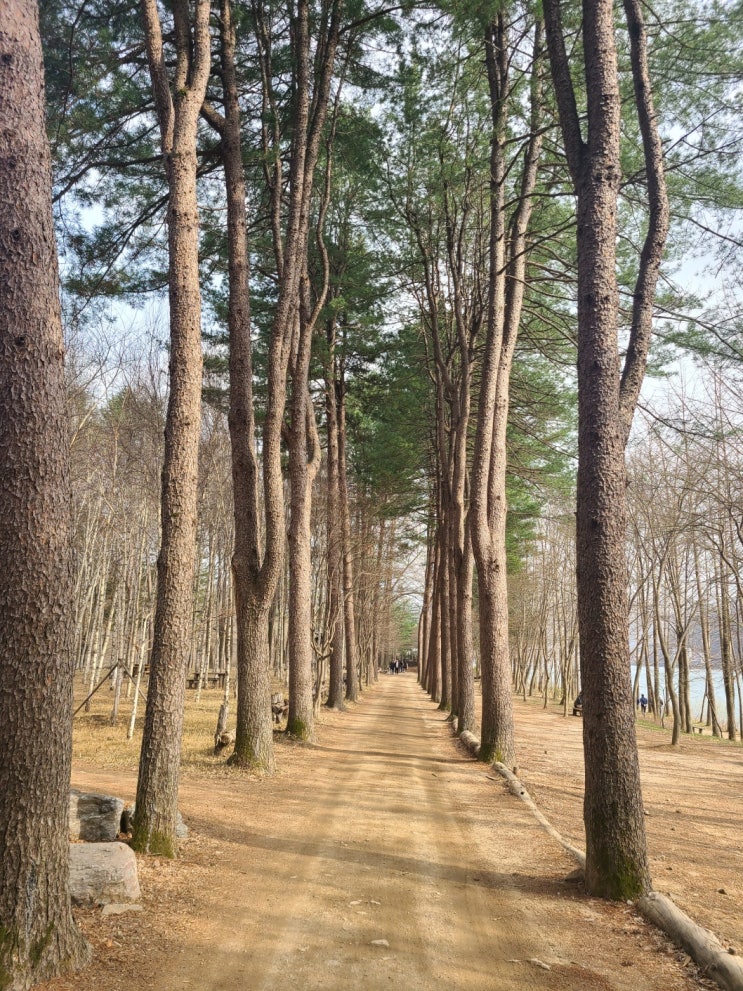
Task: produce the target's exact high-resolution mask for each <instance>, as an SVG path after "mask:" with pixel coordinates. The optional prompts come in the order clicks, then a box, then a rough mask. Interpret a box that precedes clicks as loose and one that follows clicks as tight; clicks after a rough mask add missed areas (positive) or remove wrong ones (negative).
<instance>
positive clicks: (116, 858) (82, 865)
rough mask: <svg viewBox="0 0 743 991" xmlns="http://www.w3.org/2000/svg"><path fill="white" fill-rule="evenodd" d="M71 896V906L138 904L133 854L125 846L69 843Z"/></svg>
mask: <svg viewBox="0 0 743 991" xmlns="http://www.w3.org/2000/svg"><path fill="white" fill-rule="evenodd" d="M70 896H71V898H72V902H73V904H74V905H101V904H102V905H107V904H111V903H116V904H120V903H122V902H135V901H137V900H138V899H139V897H140V890H139V878H138V876H137V858H136V857H135V856H134V851H133V850H132V849H131V848H130V847H128V846H127V845H126V843H71V844H70Z"/></svg>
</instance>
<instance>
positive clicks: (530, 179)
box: [470, 12, 542, 764]
mask: <svg viewBox="0 0 743 991" xmlns="http://www.w3.org/2000/svg"><path fill="white" fill-rule="evenodd" d="M541 46H542V41H541V25H540V24H539V23H537V26H536V28H535V34H534V58H533V67H532V83H531V135H530V138H529V141H528V143H527V147H526V152H525V156H524V163H523V167H522V173H521V187H520V191H519V197H518V200H517V203H516V206H515V209H514V213H513V216H512V218H511V221H510V224H509V229H508V244H506V234H507V231H506V216H505V182H506V158H505V146H506V137H507V134H506V116H507V108H508V101H509V99H510V93H511V90H510V84H509V64H510V59H511V55H510V52H509V49H508V37H507V26H506V20H505V12H501V13H500V14H499V15H498V17H497V19H496V20H495V21H493V22H492V23H491V24H490V25H489V26H488V28H487V31H486V35H485V54H486V62H487V70H488V83H489V88H490V104H491V116H492V144H491V155H490V244H489V261H488V268H489V275H490V286H489V292H488V315H487V334H486V342H485V357H484V360H483V370H482V382H481V386H480V400H479V406H478V413H477V431H476V435H475V448H474V453H473V465H472V495H471V500H470V522H471V528H472V529H471V532H472V546H473V551H474V556H475V561H476V563H477V575H478V591H479V601H480V656H481V664H482V724H481V747H480V760H482V761H488V762H490V761H493V760H499V761H503V762H504V763H506V764H512V763H513V760H514V756H515V745H514V733H513V703H512V700H511V663H510V659H509V647H508V582H507V562H506V512H507V506H506V469H507V451H506V443H507V427H508V412H509V402H510V381H511V369H512V366H513V356H514V351H515V348H516V339H517V335H518V329H519V324H520V321H521V309H522V305H523V297H524V276H525V271H526V256H527V232H528V228H529V222H530V218H531V212H532V196H533V192H534V188H535V184H536V175H537V162H538V160H539V154H540V150H541V132H540V130H539V126H538V116H539V112H540V105H541V87H540V84H539V59H540V51H541Z"/></svg>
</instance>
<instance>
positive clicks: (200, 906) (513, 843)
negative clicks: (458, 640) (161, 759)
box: [46, 673, 703, 991]
mask: <svg viewBox="0 0 743 991" xmlns="http://www.w3.org/2000/svg"><path fill="white" fill-rule="evenodd" d="M319 729H320V732H319V742H318V744H317V745H316V746H299V745H290V744H287V745H285V746H281V747H280V750H281V760H280V761H279V766H280V769H279V772H278V774H277V775H276V776H275V777H273V778H263V779H261V778H256V777H254V776H247V775H244V776H235V774H234V772H231V773H230V772H225V773H227V774H228V775H229V776H228V777H218V778H210V779H208V780H207V779H205V778H204V777H203V776H200V775H199V776H198V777H197V776H189V777H186V778H185V779H184V780H183V782H182V787H181V808H182V811H183V814H184V816H185V818H186V820H187V821H188V823H189V824H190V826H191V830H192V832H191V836H190V838H189V839H188V840H187V841H186V842H185V843H184V844H183V850H182V857H181V858H180V859H179V861H178V863H177V865H176V864H174V863H173V862H172V861H166V860H157V859H152V858H140V871H141V875H142V884H143V889H144V893H145V897H144V909H145V911H144V913H143V914H141V915H138V916H124V917H121V919H116V920H115V928H114V930H113V931H111V930H109V931H106V928H105V927H106V926H107V925H110V924H111V923H110V920H107V919H101V918H100V915H99V914H98V913H96V914H95V915H94V916H93V917H91V926H90V928H91V929H94V932H95V935H96V938H99V939H103V940H104V945H105V946H106V947H107V949H106V952H105V954H100V953H99V954H98V955H97V956H98V962H97V963H96V964H94V965H93V966H94V968H97V972H96V971H94V970H93V969H88V970H86V971H84V972H83V973H82V974H80V975H78V976H77V978H76V979H75V981H74V987H75V988H76V989H78V991H92V989H93V988H96V991H109V987H110V988H114V987H117V986H124V984H122V983H121V982H122V979H123V978H126V981H127V982H128V986H137V987H140V988H150V987H151V988H157V989H160V991H171V989H176V988H178V989H194V991H195V989H199V991H217V989H219V991H237V989H241V991H244V989H246V988H250V989H251V991H261V989H269V988H275V987H277V986H280V985H281V984H283V983H285V982H287V981H288V982H290V983H291V986H292V987H296V988H298V989H301V991H309V989H312V988H323V989H327V991H332V989H337V991H341V989H352V988H354V989H363V991H373V989H381V988H391V987H396V988H405V989H415V991H426V989H439V988H452V989H457V991H470V989H471V991H484V989H488V991H491V989H516V988H519V989H520V988H532V987H533V988H543V989H553V988H554V989H557V988H570V989H572V991H581V989H583V988H585V989H588V988H591V989H604V988H612V989H628V991H629V989H633V991H638V989H642V988H647V989H651V988H657V987H673V988H675V989H685V988H693V987H697V988H698V987H700V986H703V985H700V984H699V983H698V982H695V981H694V980H693V979H691V977H690V976H689V975H687V972H686V971H685V970H684V968H683V967H682V966H681V965H680V964H679V963H678V962H677V960H676V954H675V953H673V952H672V951H669V950H668V947H667V944H666V943H665V941H664V940H663V939H662V938H661V937H660V935H659V934H657V933H656V932H655V931H654V930H653V929H651V928H650V927H648V926H646V925H645V924H644V923H643V922H642V921H641V920H640V919H639V918H638V917H636V916H635V915H634V913H633V912H632V909H631V907H629V906H627V905H612V904H607V903H604V902H602V901H599V900H597V899H587V898H586V897H585V896H584V895H583V894H582V893H581V892H580V891H579V890H578V889H577V888H576V886H575V885H573V884H569V883H566V882H565V877H566V875H568V874H569V873H570V871H571V870H573V868H574V866H575V865H574V864H573V862H572V861H571V860H570V859H569V858H568V857H567V856H566V855H565V854H564V853H563V851H562V850H561V849H560V848H559V847H558V846H557V845H556V844H555V843H554V841H553V840H551V839H550V838H549V837H548V836H547V835H546V833H544V832H543V831H542V830H541V828H540V827H539V826H538V825H537V824H536V822H535V821H534V820H533V818H532V817H531V815H530V814H529V812H528V811H527V810H526V808H525V807H524V806H523V805H522V804H521V803H520V802H518V801H517V800H516V799H515V798H513V797H512V796H511V795H509V794H508V793H507V792H506V791H505V788H504V786H503V784H502V782H501V781H500V779H498V780H494V779H493V777H492V772H490V771H489V769H488V768H486V767H483V766H482V765H481V764H477V763H476V762H474V761H472V760H470V759H468V758H467V757H465V756H464V754H463V753H460V752H459V750H458V748H457V744H456V743H455V742H454V740H453V739H452V736H451V734H450V731H449V728H448V726H447V724H446V719H445V715H444V714H443V713H441V712H440V711H438V709H436V707H435V706H434V705H433V703H431V702H430V700H429V699H427V698H426V696H425V694H424V692H423V691H422V689H421V688H420V686H418V685H417V683H416V681H415V675H414V674H412V673H408V674H405V675H398V676H385V677H383V678H382V679H381V680H380V682H379V683H378V685H376V686H374V687H373V688H371V689H370V690H368V691H366V692H364V694H363V696H362V700H361V702H360V704H358V705H355V706H352V707H351V708H349V709H348V710H347V711H346V712H344V713H337V712H332V713H327V714H325V715H324V716H323V721H322V723H321V725H320V728H319ZM74 777H75V783H76V785H78V786H79V787H85V788H93V787H100V788H107V789H115V788H116V787H117V786H118V789H119V791H120V790H121V775H120V774H117V775H113V774H110V773H106V774H100V773H99V772H97V771H94V770H92V769H91V770H90V771H86V772H84V771H81V770H79V771H78V772H77V773H76V774H75V776H74ZM131 787H133V781H132V782H131ZM86 928H87V927H86ZM105 940H108V942H105ZM382 940H386V941H387V943H388V944H389V945H385V944H384V943H380V942H376V941H382ZM112 942H113V944H114V946H113V948H112V947H111V943H112ZM117 946H122V947H123V948H122V949H121V950H118V949H117V948H116V947H117ZM104 956H105V958H106V959H105V961H104V960H103V959H101V958H102V957H104ZM122 968H123V969H122ZM546 968H549V969H546ZM111 973H113V979H114V980H118V981H119V984H116V983H113V982H112V983H110V984H108V983H107V980H108V978H107V974H109V975H110V974H111ZM46 987H48V988H49V989H51V988H54V989H55V991H57V989H60V991H61V989H66V988H67V987H73V983H69V984H68V983H67V982H65V981H57V982H54V983H53V984H50V985H47V986H46Z"/></svg>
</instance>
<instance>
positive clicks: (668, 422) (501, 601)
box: [0, 0, 743, 991]
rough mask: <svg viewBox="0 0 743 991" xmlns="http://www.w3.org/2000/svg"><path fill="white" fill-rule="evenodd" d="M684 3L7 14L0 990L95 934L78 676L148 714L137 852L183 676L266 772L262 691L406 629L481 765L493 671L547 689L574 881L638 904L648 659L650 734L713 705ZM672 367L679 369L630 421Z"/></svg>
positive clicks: (735, 577) (714, 488)
mask: <svg viewBox="0 0 743 991" xmlns="http://www.w3.org/2000/svg"><path fill="white" fill-rule="evenodd" d="M714 7H715V9H714V16H712V15H711V14H703V13H700V12H699V11H698V10H697V9H696V7H695V6H694V5H692V4H690V3H687V2H686V0H664V2H663V3H662V4H661V5H660V7H657V6H656V7H653V8H650V7H647V6H645V5H644V4H643V3H641V2H640V0H624V2H623V4H622V5H616V7H615V5H614V4H612V3H611V2H609V0H594V2H591V3H584V4H583V6H582V9H581V5H579V4H577V3H574V2H572V0H570V2H568V0H544V2H543V3H542V4H532V3H531V2H522V0H513V2H511V0H508V2H502V0H501V2H493V3H489V2H482V3H475V4H471V3H470V4H468V3H458V2H453V3H440V4H439V3H430V4H421V3H412V2H403V3H401V4H400V5H396V6H394V7H388V6H386V5H384V4H376V3H374V2H372V0H294V2H292V3H286V4H285V3H283V2H280V0H277V2H273V0H251V2H250V3H247V2H242V0H170V2H168V3H160V2H158V0H140V4H139V5H138V6H137V5H132V4H130V3H124V2H118V0H114V2H111V0H87V2H85V3H77V2H76V0H38V3H37V0H7V2H6V3H5V4H3V5H2V6H0V119H2V121H3V126H2V128H0V290H1V291H2V294H1V296H0V348H1V351H0V404H2V411H3V415H2V417H0V421H1V422H0V438H1V439H2V443H0V452H1V456H2V459H3V465H2V469H3V470H2V478H3V485H2V495H1V496H0V542H1V546H2V549H3V562H4V568H3V577H2V595H1V597H0V602H1V603H2V609H0V625H2V633H3V636H2V647H3V651H2V657H0V752H2V754H3V762H2V766H1V768H0V790H1V791H2V794H3V801H2V803H0V857H1V858H2V865H3V867H2V871H1V872H0V991H2V989H5V988H9V989H10V988H13V989H25V988H27V987H29V986H31V984H32V983H34V982H35V981H38V980H41V979H44V978H45V977H47V976H50V975H52V974H55V973H57V972H59V971H60V970H64V969H68V968H74V967H75V966H78V965H79V964H80V963H81V962H82V961H83V960H84V959H85V955H86V952H87V951H86V948H85V946H84V945H83V943H82V940H81V939H80V937H79V935H78V934H77V932H76V930H75V927H74V923H73V920H72V917H71V914H70V909H69V899H68V897H67V870H68V866H67V841H66V835H67V834H66V826H65V818H66V812H67V792H68V789H69V777H70V750H71V725H72V724H71V713H72V688H73V679H75V678H77V683H78V685H80V686H83V685H84V688H85V691H84V693H83V694H84V695H87V694H88V693H89V692H92V691H93V690H94V689H95V688H96V686H98V685H99V684H100V683H101V681H102V680H103V679H106V678H108V679H110V682H111V684H112V686H113V693H112V696H111V697H112V711H111V717H110V718H111V723H112V725H117V723H120V725H121V728H122V734H124V733H125V734H126V736H127V738H128V739H133V738H134V737H135V730H136V729H137V728H138V727H140V726H142V724H143V727H142V743H141V752H140V765H139V776H138V786H137V800H136V814H135V822H134V833H133V839H132V843H133V845H134V846H135V848H136V849H138V850H139V851H141V852H143V853H148V852H149V853H156V854H161V855H166V856H175V855H177V841H176V833H175V829H176V816H177V799H178V775H179V760H180V747H181V733H182V726H183V714H184V706H185V705H186V704H187V697H188V693H187V690H186V686H187V684H190V685H192V686H193V688H194V690H195V692H196V693H197V694H200V693H201V692H202V691H203V690H204V689H205V688H207V687H210V686H211V685H212V684H214V683H215V682H217V683H218V684H219V686H220V688H221V689H222V694H221V696H220V701H221V702H222V709H221V711H220V717H219V718H220V726H221V727H222V728H224V726H225V725H226V724H227V720H228V718H229V714H230V713H231V712H232V713H233V718H234V721H235V725H236V733H235V746H234V750H233V751H232V752H231V753H230V756H229V763H230V765H231V766H232V767H234V768H235V769H236V770H235V773H238V772H237V769H247V770H253V771H259V772H261V773H271V772H272V771H273V770H274V767H275V755H274V744H273V734H274V727H273V719H272V708H271V706H272V698H271V697H272V694H273V693H274V692H275V691H276V689H277V687H278V688H279V690H280V691H281V692H282V694H283V691H284V690H286V692H287V695H288V723H287V733H289V734H291V735H292V736H293V737H295V738H296V739H298V740H305V741H311V740H313V738H314V735H315V720H316V718H317V714H318V711H319V708H320V706H322V705H323V704H324V705H327V706H329V707H331V708H335V709H339V710H342V709H343V708H344V706H346V705H347V704H349V703H354V702H356V701H357V700H358V699H359V697H360V695H361V693H362V692H363V691H364V689H365V687H366V686H367V685H369V684H370V683H371V682H373V681H375V680H376V679H377V677H378V676H379V673H380V671H383V670H385V669H386V668H387V666H388V664H389V662H390V661H391V660H392V659H394V658H395V657H396V656H399V655H400V654H402V653H404V652H406V653H413V652H417V659H418V677H419V679H420V681H421V684H422V686H423V687H424V688H425V690H426V691H427V692H428V693H429V694H430V696H431V698H432V699H433V700H434V701H435V702H436V703H437V704H438V705H439V707H440V708H441V710H442V711H444V712H446V713H448V715H449V718H450V719H451V721H452V723H453V724H454V726H455V728H456V731H457V732H458V733H462V732H465V731H467V732H473V731H474V732H476V733H477V734H479V737H480V741H481V749H480V759H481V760H483V761H487V762H492V761H500V762H502V763H505V764H506V765H508V766H511V765H512V764H513V763H514V761H515V759H516V749H515V742H514V722H513V703H512V699H513V693H514V691H515V692H518V693H520V694H523V695H524V696H527V695H534V694H538V695H540V696H541V697H543V698H544V700H545V704H546V701H547V699H548V697H549V696H554V697H557V698H559V699H561V701H562V704H563V706H564V711H565V712H566V713H567V712H568V711H569V709H570V708H571V706H572V700H573V698H574V697H575V695H576V694H577V692H578V690H579V689H580V690H582V691H583V698H584V709H583V713H584V720H583V734H584V744H585V766H586V777H585V804H584V819H585V828H586V849H587V861H586V884H587V887H588V889H589V891H591V892H592V893H593V894H597V895H600V896H604V897H610V898H620V899H627V898H634V897H637V896H638V895H641V894H643V893H645V892H646V891H647V890H649V888H650V887H651V878H650V875H649V871H648V866H647V853H646V847H645V836H644V822H643V809H642V797H641V793H640V782H639V766H638V760H637V747H636V741H635V698H636V696H637V694H638V686H639V684H640V678H641V677H642V678H644V679H645V680H644V681H643V684H645V683H647V685H648V689H649V696H650V713H651V715H652V716H653V717H654V718H657V719H658V720H663V721H665V720H666V719H672V725H673V740H674V742H677V741H678V738H679V734H681V733H683V732H691V731H692V730H693V725H694V723H695V722H703V723H706V725H708V726H709V727H710V731H711V732H714V733H715V734H716V735H723V734H726V735H727V736H729V737H730V739H732V740H735V739H736V738H738V733H739V731H740V730H741V729H742V728H743V711H741V710H742V709H743V701H742V699H743V696H742V694H741V688H742V687H743V666H742V665H743V644H742V643H741V632H740V631H741V628H742V625H741V623H742V620H743V615H742V613H743V586H741V578H740V575H741V563H742V560H743V532H742V531H741V510H742V509H743V507H741V496H740V491H741V487H740V485H739V484H738V482H739V479H740V475H741V470H743V464H741V460H742V458H743V446H742V445H741V429H742V428H743V398H742V397H741V391H740V371H739V370H740V361H741V357H742V356H743V348H742V347H741V346H740V341H741V337H740V322H739V313H738V307H737V301H738V298H739V293H740V285H739V283H737V282H736V281H735V276H734V275H732V276H731V275H730V273H735V271H736V268H737V265H736V259H737V251H738V250H739V248H740V245H739V243H738V242H737V240H736V226H735V213H736V211H737V210H738V209H739V208H740V207H741V205H743V184H742V183H741V176H740V175H739V164H738V163H739V161H740V155H739V153H740V141H741V133H740V126H739V122H737V121H736V110H737V104H736V101H737V99H738V97H737V87H738V86H739V83H740V79H741V73H742V71H743V64H742V63H741V50H740V49H741V31H740V11H739V9H738V5H737V4H736V3H733V2H729V3H719V4H715V5H714ZM42 52H43V62H42ZM44 78H46V90H45V89H44ZM44 120H46V130H44V126H43V124H44ZM50 150H51V154H50ZM19 192H21V193H22V194H23V195H19ZM55 231H56V244H57V246H58V252H59V259H60V265H59V267H58V262H57V257H58V254H57V250H56V249H55ZM707 259H714V263H715V271H716V275H717V282H716V284H712V283H711V282H709V281H708V282H707V283H705V281H704V280H702V281H701V283H700V286H701V287H702V288H699V287H696V288H697V291H696V292H694V291H692V288H691V287H690V286H688V285H685V284H684V280H683V278H679V279H676V278H675V277H674V273H675V271H676V270H679V271H683V266H684V265H688V264H697V265H698V266H699V267H702V266H703V264H704V263H705V261H706V260H707ZM60 274H61V279H60ZM60 282H61V293H60ZM705 285H707V286H708V288H706V289H705V288H704V286H705ZM705 292H706V293H707V295H708V298H704V293H705ZM63 331H64V334H65V337H66V341H67V354H66V360H65V363H64V365H63V360H62V359H63V351H64V347H63V343H62V340H63ZM654 337H655V339H654V340H653V343H652V345H651V339H653V338H654ZM680 353H686V354H690V355H692V359H689V360H693V361H695V362H696V366H695V367H696V368H697V378H698V389H699V390H700V391H699V392H698V395H696V396H692V397H685V398H683V399H678V400H675V401H671V400H667V401H664V403H665V405H664V406H663V408H662V410H660V411H659V410H658V409H656V410H654V411H650V410H648V409H647V407H646V405H645V404H643V403H642V402H641V400H640V391H641V387H642V384H643V380H644V378H645V375H646V368H647V367H648V363H650V364H651V366H652V365H653V364H654V365H655V367H656V369H657V368H662V366H663V363H664V362H670V361H672V360H673V359H674V358H675V357H676V356H677V355H679V354H680ZM576 368H577V372H576ZM702 383H703V385H702ZM702 389H704V390H706V391H704V392H702V391H701V390H702ZM702 395H703V396H704V398H703V399H702V398H700V396H702ZM638 406H642V409H641V410H640V411H639V412H638ZM637 421H639V422H637ZM633 423H634V424H635V432H634V433H632V430H633ZM631 433H632V436H631ZM163 438H164V440H163ZM576 493H577V498H576ZM576 575H577V581H576ZM696 658H699V660H700V662H701V663H702V664H703V666H704V671H705V684H706V692H705V701H704V707H703V711H702V712H700V713H699V714H697V713H695V712H694V711H693V709H692V702H691V698H690V690H689V672H690V669H691V667H693V664H694V660H695V659H696ZM631 665H634V672H635V674H634V681H633V677H632V669H631ZM718 669H719V670H720V671H721V677H722V685H723V691H722V693H720V692H719V688H718V682H717V681H716V678H715V674H716V671H717V670H718ZM478 684H479V687H480V693H479V694H478V693H477V692H476V686H477V685H478ZM216 718H217V712H216V706H215V719H216ZM137 738H139V737H138V736H137ZM494 828H497V824H494ZM41 863H43V864H44V868H43V870H41V868H40V866H39V865H40V864H41Z"/></svg>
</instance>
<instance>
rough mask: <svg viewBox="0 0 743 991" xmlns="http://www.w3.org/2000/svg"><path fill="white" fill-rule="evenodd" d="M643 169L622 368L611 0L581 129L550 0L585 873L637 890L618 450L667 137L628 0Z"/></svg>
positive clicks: (645, 872) (662, 198)
mask: <svg viewBox="0 0 743 991" xmlns="http://www.w3.org/2000/svg"><path fill="white" fill-rule="evenodd" d="M624 8H625V16H626V20H627V26H628V29H629V37H630V49H631V60H632V75H633V82H634V86H635V108H636V110H637V114H638V119H639V124H640V130H641V133H642V139H643V151H644V155H645V166H646V175H647V181H648V201H649V224H648V231H647V235H646V238H645V242H644V245H643V250H642V255H641V258H640V266H639V270H638V277H637V281H636V284H635V293H634V297H633V308H632V328H631V332H630V339H629V344H628V348H627V354H626V358H625V364H624V368H623V370H622V375H621V379H620V376H619V357H618V348H617V345H618V342H617V314H618V305H619V300H618V293H617V280H616V234H617V230H616V227H617V224H616V213H617V194H618V190H619V185H620V181H621V160H620V109H621V103H620V93H619V80H618V69H617V58H616V47H615V39H614V32H615V28H614V14H613V5H612V2H611V0H595V2H593V3H590V4H588V3H587V4H584V8H583V53H584V61H585V64H584V73H585V84H586V96H587V120H586V127H587V139H586V140H585V141H584V139H583V135H582V132H581V119H580V117H579V115H578V110H577V104H576V99H575V93H574V90H573V83H572V77H571V68H572V67H571V65H570V64H569V62H568V57H567V52H566V48H565V39H564V35H563V30H562V24H561V20H560V3H559V0H545V3H544V13H545V21H546V25H547V38H548V43H549V52H550V61H551V65H552V77H553V80H554V85H555V94H556V97H557V103H558V110H559V116H560V124H561V128H562V133H563V137H564V140H565V148H566V153H567V158H568V164H569V166H570V171H571V175H572V179H573V186H574V188H575V192H576V195H577V200H578V203H577V218H578V239H577V243H578V423H579V426H578V508H577V520H576V522H577V551H576V553H577V570H578V620H579V630H580V644H581V648H580V649H581V675H582V683H583V693H584V694H583V700H584V706H583V741H584V750H585V800H584V822H585V827H586V884H587V886H588V889H589V891H591V892H592V893H593V894H596V895H601V896H604V897H608V898H618V899H625V898H635V897H637V896H638V895H640V894H642V893H643V892H645V891H647V890H648V888H649V887H650V874H649V869H648V861H647V846H646V841H645V824H644V817H643V808H642V796H641V792H640V772H639V763H638V758H637V744H636V740H635V711H634V700H633V699H632V695H631V687H630V666H629V634H628V630H629V624H628V603H627V598H628V597H627V564H626V560H625V538H626V530H625V526H626V495H625V488H626V472H625V466H624V449H625V445H626V443H627V438H628V436H629V431H630V427H631V423H632V417H633V415H634V410H635V406H636V404H637V397H638V395H639V391H640V386H641V384H642V379H643V376H644V372H645V367H646V363H647V354H648V350H649V345H650V336H651V332H652V312H653V300H654V296H655V287H656V283H657V278H658V272H659V269H660V263H661V258H662V254H663V248H664V245H665V240H666V236H667V233H668V203H667V199H666V194H665V183H664V177H663V161H662V148H661V143H660V138H659V136H658V132H657V122H656V118H655V112H654V109H653V103H652V87H651V85H650V79H649V75H648V69H647V57H646V37H645V30H644V25H643V22H642V16H641V12H640V7H639V2H637V0H625V3H624Z"/></svg>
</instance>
